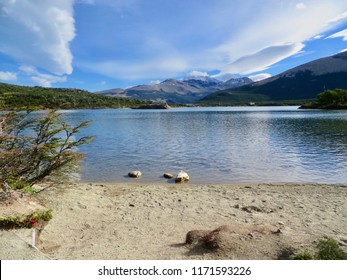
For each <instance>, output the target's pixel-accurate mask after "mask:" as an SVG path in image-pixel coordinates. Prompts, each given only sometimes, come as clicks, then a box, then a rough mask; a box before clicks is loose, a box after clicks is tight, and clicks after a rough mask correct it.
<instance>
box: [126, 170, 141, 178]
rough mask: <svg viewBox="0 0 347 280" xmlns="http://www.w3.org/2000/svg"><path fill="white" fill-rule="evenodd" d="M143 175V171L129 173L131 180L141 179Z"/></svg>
mask: <svg viewBox="0 0 347 280" xmlns="http://www.w3.org/2000/svg"><path fill="white" fill-rule="evenodd" d="M141 175H142V173H141V171H131V172H129V173H128V176H129V177H130V178H139V177H140V176H141Z"/></svg>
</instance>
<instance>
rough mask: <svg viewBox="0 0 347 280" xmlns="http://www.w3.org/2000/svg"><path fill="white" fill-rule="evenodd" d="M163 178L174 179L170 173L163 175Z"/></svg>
mask: <svg viewBox="0 0 347 280" xmlns="http://www.w3.org/2000/svg"><path fill="white" fill-rule="evenodd" d="M163 176H164V178H166V179H172V178H173V177H174V175H172V174H171V173H164V175H163Z"/></svg>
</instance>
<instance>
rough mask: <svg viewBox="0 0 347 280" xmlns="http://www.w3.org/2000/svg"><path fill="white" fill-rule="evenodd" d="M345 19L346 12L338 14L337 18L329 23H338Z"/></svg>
mask: <svg viewBox="0 0 347 280" xmlns="http://www.w3.org/2000/svg"><path fill="white" fill-rule="evenodd" d="M346 17H347V11H345V12H343V13H341V14H338V15H337V16H335V17H333V18H332V19H330V20H329V22H330V23H333V22H338V21H340V20H342V19H345V18H346Z"/></svg>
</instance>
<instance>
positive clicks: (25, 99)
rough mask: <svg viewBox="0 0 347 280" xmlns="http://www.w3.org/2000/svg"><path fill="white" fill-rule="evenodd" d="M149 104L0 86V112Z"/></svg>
mask: <svg viewBox="0 0 347 280" xmlns="http://www.w3.org/2000/svg"><path fill="white" fill-rule="evenodd" d="M148 103H150V102H149V101H140V100H136V99H131V98H117V97H110V96H104V95H101V94H95V93H90V92H88V91H85V90H80V89H68V88H44V87H27V86H16V85H11V84H5V83H0V110H38V109H98V108H123V107H128V108H130V107H137V106H138V105H142V104H148Z"/></svg>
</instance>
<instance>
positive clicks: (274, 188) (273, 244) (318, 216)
mask: <svg viewBox="0 0 347 280" xmlns="http://www.w3.org/2000/svg"><path fill="white" fill-rule="evenodd" d="M346 197H347V185H320V184H221V185H219V184H218V185H212V184H209V185H202V184H200V185H194V184H168V183H163V184H157V183H156V184H147V183H139V182H135V183H118V184H95V183H93V184H91V183H70V184H65V185H58V186H55V187H53V188H49V189H47V190H45V191H43V192H41V193H40V194H39V199H41V200H42V201H44V203H45V204H46V205H47V206H48V207H50V208H51V209H53V211H54V212H53V213H54V214H53V215H54V217H53V219H52V220H51V221H50V222H49V223H48V225H46V227H45V228H44V230H43V231H42V234H41V236H40V242H39V244H38V246H37V248H38V250H35V252H33V253H34V254H33V255H30V254H28V253H25V252H26V251H27V250H28V248H26V250H24V249H23V246H24V247H25V244H24V245H23V246H22V247H21V248H22V250H20V249H19V247H18V246H19V245H18V244H19V243H23V241H24V240H27V241H28V242H29V241H30V230H15V231H11V233H9V232H5V231H2V232H1V234H0V244H1V245H2V250H1V252H0V258H1V259H32V258H35V259H37V258H42V259H45V258H48V259H278V258H280V257H281V254H283V253H285V252H286V250H288V248H289V249H293V250H294V249H295V250H296V249H306V248H310V247H312V244H313V243H312V242H315V241H317V240H319V239H321V238H324V237H330V238H333V239H335V240H337V241H338V242H339V244H340V245H341V247H342V248H343V249H344V250H345V251H346V249H347V200H346ZM223 225H227V226H226V227H222V230H221V231H220V232H218V236H217V237H218V238H222V243H220V244H221V246H220V248H218V249H215V250H210V249H206V248H203V247H201V244H200V243H201V242H199V241H198V240H195V241H193V242H191V244H185V242H186V235H187V233H188V232H189V231H192V230H203V231H205V232H206V233H209V232H211V231H213V230H215V229H218V228H219V227H220V226H223ZM224 228H226V230H224ZM216 232H217V231H216ZM9 234H12V235H11V236H12V237H11V238H10V237H9ZM14 236H15V238H13V237H14ZM223 236H224V237H223ZM210 237H211V236H210ZM215 237H216V236H215V235H214V236H213V238H215ZM223 238H224V239H223ZM223 240H224V241H223ZM11 242H12V243H11ZM4 244H7V247H8V248H9V249H7V250H6V248H7V247H6V246H4ZM11 244H12V245H11ZM17 247H18V248H17ZM27 247H28V246H27ZM10 249H12V251H11V254H10V253H9V251H10ZM29 250H33V249H32V248H31V249H29ZM308 250H310V249H308Z"/></svg>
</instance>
